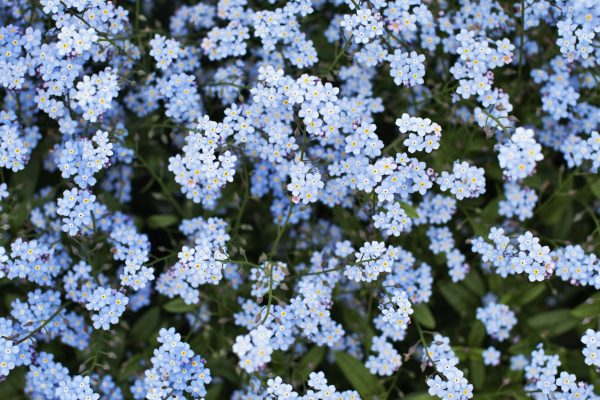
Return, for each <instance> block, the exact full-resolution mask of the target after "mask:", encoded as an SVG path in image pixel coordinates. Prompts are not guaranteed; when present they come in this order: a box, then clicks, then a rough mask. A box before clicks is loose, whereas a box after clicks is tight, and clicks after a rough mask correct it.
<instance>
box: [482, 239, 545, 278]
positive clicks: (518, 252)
mask: <svg viewBox="0 0 600 400" xmlns="http://www.w3.org/2000/svg"><path fill="white" fill-rule="evenodd" d="M488 239H489V240H490V241H491V242H492V243H493V244H491V243H488V242H486V241H485V240H484V239H483V238H482V237H477V238H475V239H473V243H472V249H473V252H475V253H477V254H479V255H481V260H482V261H483V262H484V263H486V264H488V265H490V266H492V265H493V266H494V267H495V268H496V273H498V274H499V275H500V276H503V277H506V276H508V275H511V274H522V273H526V274H527V276H528V278H529V280H530V281H531V282H535V281H538V282H539V281H543V280H544V279H546V278H548V277H549V276H551V275H552V273H553V272H554V268H555V263H554V262H553V260H552V256H551V254H550V248H549V247H548V246H542V245H541V244H540V239H539V238H537V237H535V236H533V234H532V233H531V232H525V234H523V235H519V236H518V237H516V238H512V239H511V238H510V237H508V236H506V235H505V234H504V229H502V228H492V229H491V230H490V233H489V235H488Z"/></svg>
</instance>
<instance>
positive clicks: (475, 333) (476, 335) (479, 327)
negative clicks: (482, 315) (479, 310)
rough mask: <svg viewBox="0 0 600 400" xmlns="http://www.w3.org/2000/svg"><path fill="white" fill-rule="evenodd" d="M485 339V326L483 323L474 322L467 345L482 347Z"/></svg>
mask: <svg viewBox="0 0 600 400" xmlns="http://www.w3.org/2000/svg"><path fill="white" fill-rule="evenodd" d="M484 339H485V326H484V325H483V324H482V323H481V321H473V323H472V324H471V330H470V331H469V338H468V340H467V343H468V344H469V346H470V347H480V346H481V345H482V344H483V340H484Z"/></svg>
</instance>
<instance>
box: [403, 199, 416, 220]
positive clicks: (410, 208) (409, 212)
mask: <svg viewBox="0 0 600 400" xmlns="http://www.w3.org/2000/svg"><path fill="white" fill-rule="evenodd" d="M400 207H402V209H403V210H404V211H405V212H406V215H408V216H409V217H410V218H414V219H416V218H419V213H418V212H417V210H416V209H415V208H414V207H413V206H411V205H410V204H408V203H405V202H403V201H401V202H400Z"/></svg>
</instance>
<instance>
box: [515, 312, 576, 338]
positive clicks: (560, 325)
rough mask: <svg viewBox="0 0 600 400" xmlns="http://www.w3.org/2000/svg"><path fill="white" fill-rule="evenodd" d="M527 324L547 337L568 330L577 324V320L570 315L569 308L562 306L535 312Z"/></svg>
mask: <svg viewBox="0 0 600 400" xmlns="http://www.w3.org/2000/svg"><path fill="white" fill-rule="evenodd" d="M527 324H528V325H529V326H530V327H531V328H533V329H535V330H537V331H540V333H542V334H545V335H546V336H548V337H552V336H558V335H560V334H563V333H565V332H568V331H570V330H571V329H573V328H574V327H576V326H577V325H579V320H578V319H577V318H575V317H573V316H572V315H571V310H569V309H567V308H562V309H558V310H552V311H546V312H543V313H540V314H537V315H535V316H533V317H531V318H529V320H527Z"/></svg>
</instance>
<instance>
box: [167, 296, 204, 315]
mask: <svg viewBox="0 0 600 400" xmlns="http://www.w3.org/2000/svg"><path fill="white" fill-rule="evenodd" d="M163 308H164V309H165V310H166V311H168V312H171V313H186V312H190V311H194V310H196V309H197V308H198V305H197V304H186V303H185V302H184V301H183V299H181V298H178V299H175V300H171V301H169V302H168V303H167V304H165V305H164V306H163Z"/></svg>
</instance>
